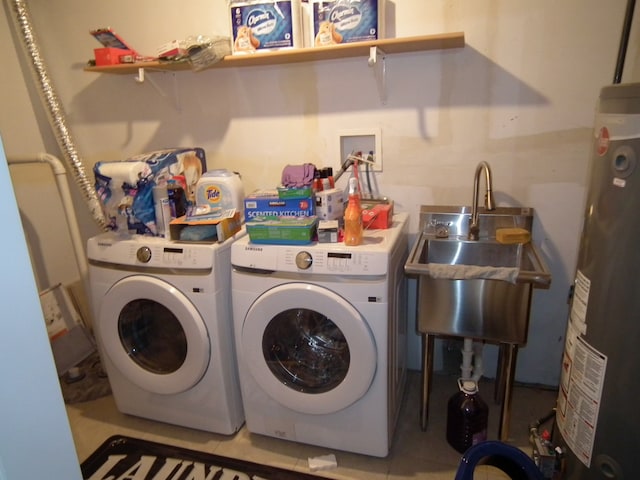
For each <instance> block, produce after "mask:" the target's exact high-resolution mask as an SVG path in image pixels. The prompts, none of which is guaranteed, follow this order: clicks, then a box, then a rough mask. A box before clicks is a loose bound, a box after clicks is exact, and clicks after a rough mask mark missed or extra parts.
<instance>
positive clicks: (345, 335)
mask: <svg viewBox="0 0 640 480" xmlns="http://www.w3.org/2000/svg"><path fill="white" fill-rule="evenodd" d="M241 342H242V344H241V348H242V355H243V358H244V361H245V362H246V366H247V367H248V368H249V370H250V372H251V375H252V377H253V379H254V380H255V381H256V382H257V383H258V385H259V386H260V387H261V388H262V389H263V390H264V391H265V392H266V393H267V394H268V395H269V396H270V397H272V398H273V399H274V400H275V401H277V402H278V403H280V404H281V405H284V406H286V407H288V408H290V409H292V410H295V411H298V412H301V413H313V414H323V413H333V412H337V411H339V410H342V409H344V408H346V407H348V406H349V405H351V404H353V403H354V402H356V401H357V400H359V399H360V398H361V397H362V396H363V395H364V394H365V393H366V392H367V390H368V389H369V386H370V385H371V382H372V381H373V377H374V375H375V372H376V358H377V349H376V344H375V340H374V338H373V335H372V333H371V330H370V329H369V327H368V325H367V323H366V321H365V319H364V318H363V317H362V315H360V313H359V312H358V311H357V310H356V309H355V308H354V307H353V306H352V305H351V304H350V303H349V302H347V301H346V300H345V299H344V298H342V297H341V296H339V295H337V294H336V293H334V292H332V291H331V290H328V289H326V288H323V287H321V286H319V285H314V284H307V283H289V284H285V285H280V286H277V287H275V288H272V289H270V290H269V291H267V292H265V293H264V294H262V295H261V296H260V297H259V298H258V299H256V301H255V302H254V303H253V305H252V306H251V308H250V309H249V311H248V312H247V315H246V317H245V319H244V323H243V326H242V333H241Z"/></svg>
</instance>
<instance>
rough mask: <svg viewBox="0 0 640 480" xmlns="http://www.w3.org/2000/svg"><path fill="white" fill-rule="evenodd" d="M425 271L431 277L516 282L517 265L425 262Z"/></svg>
mask: <svg viewBox="0 0 640 480" xmlns="http://www.w3.org/2000/svg"><path fill="white" fill-rule="evenodd" d="M425 266H426V267H427V272H428V274H429V276H430V277H431V278H438V279H445V280H473V279H487V280H502V281H505V282H509V283H516V279H517V278H518V268H517V267H479V266H477V265H449V264H445V263H427V264H426V265H425Z"/></svg>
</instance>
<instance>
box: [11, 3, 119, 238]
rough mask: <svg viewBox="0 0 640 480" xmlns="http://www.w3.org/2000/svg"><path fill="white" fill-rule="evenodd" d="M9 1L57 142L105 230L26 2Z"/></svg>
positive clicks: (95, 195) (93, 213) (97, 202)
mask: <svg viewBox="0 0 640 480" xmlns="http://www.w3.org/2000/svg"><path fill="white" fill-rule="evenodd" d="M10 3H11V4H12V6H13V10H14V13H15V18H14V21H15V24H16V28H17V29H18V31H19V34H20V35H21V40H22V43H23V46H24V49H25V53H26V54H27V55H28V57H29V60H30V64H31V67H32V68H31V70H32V73H33V76H34V80H35V81H36V83H37V84H38V93H39V94H40V98H41V100H42V102H43V104H44V106H45V109H46V111H47V114H48V117H49V122H50V124H51V127H52V128H53V130H54V133H55V136H56V141H57V142H58V146H59V147H60V150H61V151H62V154H63V155H64V157H65V159H66V160H67V162H68V164H69V166H70V167H71V170H72V172H73V177H74V180H75V182H76V184H77V185H78V187H79V188H80V191H81V192H82V195H83V197H84V198H85V200H86V202H87V206H88V207H89V211H90V212H91V215H92V216H93V218H94V220H95V221H96V222H97V224H98V225H99V226H100V227H101V228H102V229H103V230H107V229H108V228H107V221H106V219H105V217H104V214H103V213H102V208H101V205H100V200H99V199H98V196H97V194H96V191H95V189H94V187H93V185H92V182H91V181H90V180H89V179H88V178H87V174H86V172H85V170H84V165H83V163H82V159H81V158H80V156H79V155H78V152H77V151H76V147H75V142H74V141H73V138H72V135H71V132H70V131H69V128H68V126H67V121H66V115H65V113H64V109H63V108H62V105H61V103H60V100H59V99H58V95H57V93H56V90H55V88H54V87H53V84H52V82H51V79H50V78H49V73H48V71H47V67H46V65H45V63H44V61H43V59H42V55H41V54H40V48H39V47H38V42H37V41H36V35H35V32H34V31H33V26H32V24H31V17H30V14H29V10H28V9H27V5H26V2H25V1H24V0H10Z"/></svg>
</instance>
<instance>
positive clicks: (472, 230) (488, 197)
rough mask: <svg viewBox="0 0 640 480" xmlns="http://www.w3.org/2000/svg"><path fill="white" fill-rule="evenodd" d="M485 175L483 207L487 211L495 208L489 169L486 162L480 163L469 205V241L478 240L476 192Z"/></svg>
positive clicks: (478, 224)
mask: <svg viewBox="0 0 640 480" xmlns="http://www.w3.org/2000/svg"><path fill="white" fill-rule="evenodd" d="M482 172H484V174H485V187H486V189H487V191H486V193H485V195H484V206H485V208H486V209H487V210H494V209H495V208H496V206H495V201H494V200H493V185H492V183H493V182H492V180H491V167H489V164H488V163H487V162H484V161H482V162H480V163H479V164H478V166H477V167H476V173H475V176H474V177H473V203H472V205H471V223H470V224H469V240H478V239H479V238H480V220H479V217H478V190H480V176H481V174H482Z"/></svg>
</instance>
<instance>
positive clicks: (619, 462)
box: [554, 83, 640, 480]
mask: <svg viewBox="0 0 640 480" xmlns="http://www.w3.org/2000/svg"><path fill="white" fill-rule="evenodd" d="M594 137H595V139H594V143H593V151H592V156H591V172H590V183H589V188H588V194H587V202H586V207H585V218H584V227H583V231H582V237H581V240H580V250H579V254H578V264H577V270H576V277H575V285H574V295H573V300H572V305H571V311H570V315H569V322H568V326H567V334H566V343H565V350H564V355H563V360H562V375H561V381H560V390H559V394H558V402H557V409H556V431H555V436H556V437H558V438H556V439H554V440H556V441H557V443H558V444H560V445H561V446H562V447H563V449H564V451H565V454H564V474H563V475H562V478H566V479H569V480H578V479H580V480H589V479H623V478H624V479H632V478H638V475H640V460H639V455H640V452H639V450H638V447H639V446H640V165H638V163H639V162H640V83H634V84H618V85H612V86H607V87H604V88H603V89H602V90H601V92H600V99H599V104H598V108H597V112H596V119H595V128H594Z"/></svg>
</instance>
